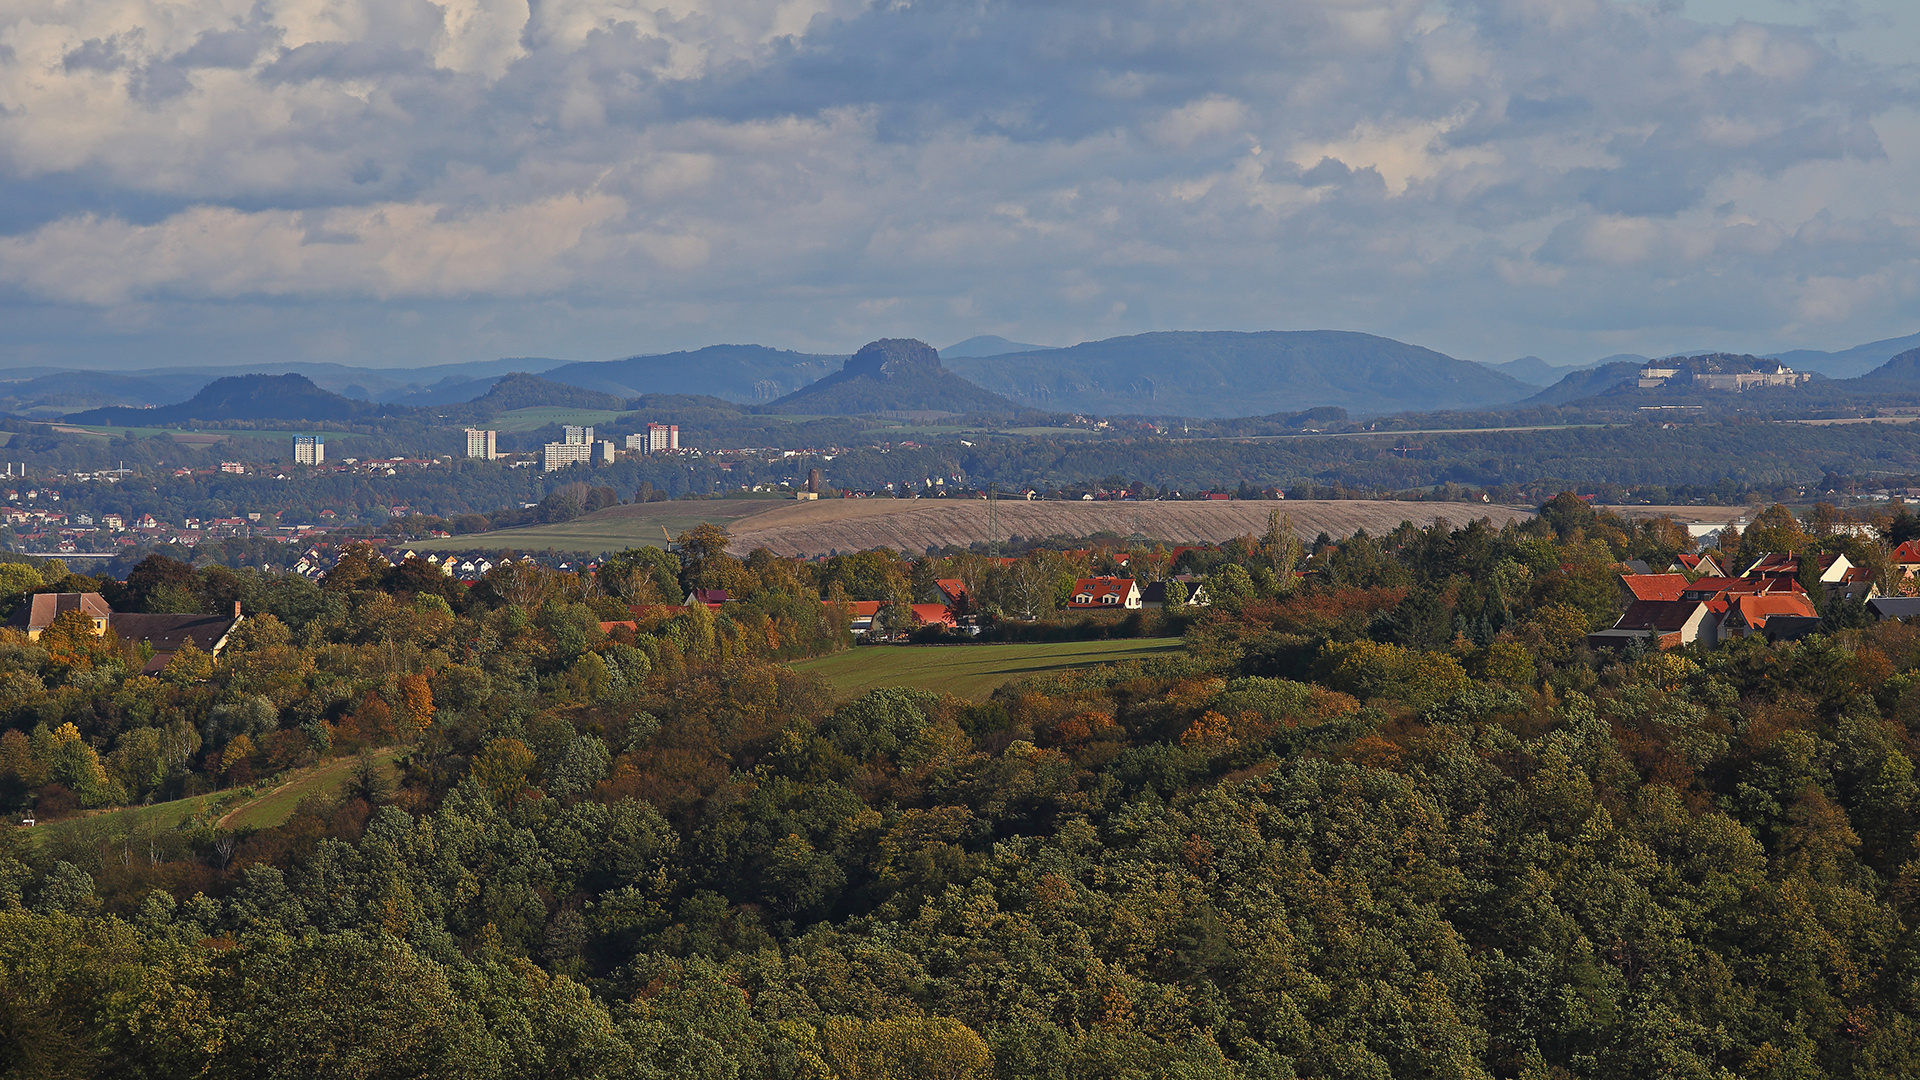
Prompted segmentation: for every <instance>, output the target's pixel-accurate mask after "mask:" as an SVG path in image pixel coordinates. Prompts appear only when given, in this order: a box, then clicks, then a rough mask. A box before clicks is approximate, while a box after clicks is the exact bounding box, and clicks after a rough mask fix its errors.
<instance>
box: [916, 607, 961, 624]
mask: <svg viewBox="0 0 1920 1080" xmlns="http://www.w3.org/2000/svg"><path fill="white" fill-rule="evenodd" d="M913 613H914V614H915V615H916V616H918V617H919V619H920V621H921V622H923V623H926V624H927V625H929V626H931V625H933V624H934V623H945V624H946V625H948V626H955V625H958V624H956V623H955V622H954V621H953V612H951V611H949V610H947V605H945V604H915V605H913Z"/></svg>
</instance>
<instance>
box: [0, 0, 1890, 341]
mask: <svg viewBox="0 0 1920 1080" xmlns="http://www.w3.org/2000/svg"><path fill="white" fill-rule="evenodd" d="M1916 56H1920V4H1915V3H1913V2H1912V0H1656V2H1649V3H1620V2H1614V0H1456V2H1428V0H1015V2H1009V0H877V2H862V0H646V2H629V0H444V2H441V3H433V2H429V0H8V2H7V3H6V4H4V5H0V366H8V367H22V366H43V365H44V366H56V367H60V366H72V367H122V368H124V367H146V366H160V365H176V364H189V363H191V364H245V363H249V362H258V361H294V360H304V361H331V362H338V363H348V364H359V365H366V366H377V367H416V366H428V365H433V364H444V363H455V362H461V361H469V360H488V359H494V358H498V357H553V358H557V359H569V360H596V359H612V358H616V357H621V356H628V355H633V354H637V353H646V352H663V351H669V350H674V349H681V348H695V347H698V346H701V345H706V344H713V343H718V342H757V343H761V344H767V345H775V346H780V347H785V348H794V349H801V350H805V351H818V352H850V351H852V350H853V349H855V348H857V347H858V346H859V345H860V344H862V343H863V342H865V341H868V340H871V339H874V338H878V337H885V336H906V337H916V338H921V339H923V340H926V341H929V342H931V343H933V344H934V345H936V346H945V345H949V344H952V343H954V342H957V341H959V340H960V339H962V338H965V337H969V336H972V335H975V334H1000V335H1003V336H1005V337H1009V338H1012V339H1015V340H1018V341H1026V342H1035V343H1040V344H1050V345H1066V344H1072V343H1074V342H1077V341H1085V340H1095V339H1099V338H1106V337H1113V336H1117V335H1123V334H1135V333H1143V332H1146V331H1151V330H1173V329H1186V330H1195V329H1200V330H1204V329H1224V330H1270V329H1277V330H1291V329H1345V330H1360V331H1365V332H1368V333H1375V334H1381V335H1384V336H1388V337H1394V338H1398V339H1400V340H1404V341H1409V342H1413V343H1416V344H1420V345H1424V346H1427V347H1430V348H1435V349H1439V350H1440V351H1443V352H1446V353H1449V354H1451V355H1454V356H1457V357H1460V358H1463V359H1469V360H1484V361H1494V362H1497V361H1502V360H1508V359H1512V358H1514V357H1517V356H1522V355H1537V356H1540V357H1543V358H1545V359H1547V360H1548V361H1550V362H1554V363H1576V362H1586V361H1590V360H1593V359H1596V358H1598V357H1601V356H1605V355H1609V354H1614V353H1621V352H1638V353H1643V354H1648V355H1661V354H1667V353H1671V352H1677V351H1686V350H1702V349H1721V350H1729V351H1753V352H1768V351H1777V350H1784V349H1791V348H1817V349H1841V348H1846V347H1849V346H1852V345H1855V344H1859V343H1862V342H1866V341H1872V340H1876V339H1880V338H1889V337H1897V336H1902V335H1906V334H1911V333H1914V332H1916V331H1920V108H1917V107H1916V96H1917V95H1920V68H1917V67H1916V65H1915V64H1914V63H1913V62H1912V61H1911V60H1910V59H1909V58H1912V57H1916Z"/></svg>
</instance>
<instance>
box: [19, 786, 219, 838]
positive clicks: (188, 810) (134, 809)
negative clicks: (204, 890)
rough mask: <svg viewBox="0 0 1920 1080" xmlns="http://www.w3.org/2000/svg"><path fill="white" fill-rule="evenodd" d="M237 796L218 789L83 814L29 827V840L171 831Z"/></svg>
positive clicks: (139, 834) (137, 834)
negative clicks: (142, 804) (83, 833)
mask: <svg viewBox="0 0 1920 1080" xmlns="http://www.w3.org/2000/svg"><path fill="white" fill-rule="evenodd" d="M233 796H234V792H231V791H215V792H212V793H211V794H207V795H196V796H194V797H193V798H191V799H175V800H173V801H172V802H163V803H154V804H153V805H152V806H127V807H122V808H120V809H118V810H107V811H104V812H101V813H97V814H82V815H81V816H79V817H70V818H66V819H64V820H62V821H49V822H47V823H46V824H43V825H37V826H35V827H34V828H32V829H29V830H27V842H28V843H30V844H34V845H44V844H51V843H55V842H57V841H59V840H60V839H62V838H63V837H67V836H71V835H73V834H74V833H76V832H87V833H96V832H97V833H99V834H107V833H113V834H118V833H121V832H126V833H131V834H133V835H136V836H141V835H147V834H152V833H163V832H168V831H170V830H172V829H175V828H178V827H179V825H180V823H181V822H183V821H185V820H187V819H188V818H190V817H193V816H195V815H197V814H202V813H205V812H207V811H209V810H212V809H215V808H216V807H218V806H219V805H220V804H221V803H222V802H223V801H225V800H227V799H231V798H233Z"/></svg>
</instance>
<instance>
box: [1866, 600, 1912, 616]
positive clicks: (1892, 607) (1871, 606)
mask: <svg viewBox="0 0 1920 1080" xmlns="http://www.w3.org/2000/svg"><path fill="white" fill-rule="evenodd" d="M1867 612H1868V614H1870V615H1872V616H1873V617H1874V618H1876V619H1879V620H1880V621H1882V622H1885V621H1886V620H1888V619H1911V618H1914V617H1915V616H1920V596H1876V597H1874V598H1873V599H1871V600H1868V601H1867Z"/></svg>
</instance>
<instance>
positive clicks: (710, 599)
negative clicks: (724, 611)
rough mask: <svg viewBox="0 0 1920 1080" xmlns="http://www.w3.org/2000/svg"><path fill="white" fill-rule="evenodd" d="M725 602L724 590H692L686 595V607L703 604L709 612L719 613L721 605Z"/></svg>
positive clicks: (725, 592) (725, 594)
mask: <svg viewBox="0 0 1920 1080" xmlns="http://www.w3.org/2000/svg"><path fill="white" fill-rule="evenodd" d="M726 602H727V590H725V589H694V590H692V591H691V592H689V593H687V599H686V606H688V607H692V606H693V605H695V604H705V605H707V607H708V609H709V610H712V611H719V610H720V607H721V605H722V604H725V603H726Z"/></svg>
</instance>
